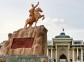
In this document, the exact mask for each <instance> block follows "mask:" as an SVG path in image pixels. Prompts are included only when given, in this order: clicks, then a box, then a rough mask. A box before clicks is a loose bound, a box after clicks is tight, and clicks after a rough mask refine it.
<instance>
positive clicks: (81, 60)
mask: <svg viewBox="0 0 84 62" xmlns="http://www.w3.org/2000/svg"><path fill="white" fill-rule="evenodd" d="M81 62H83V49H82V48H81Z"/></svg>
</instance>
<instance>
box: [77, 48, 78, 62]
mask: <svg viewBox="0 0 84 62" xmlns="http://www.w3.org/2000/svg"><path fill="white" fill-rule="evenodd" d="M77 62H78V48H77Z"/></svg>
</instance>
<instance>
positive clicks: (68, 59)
mask: <svg viewBox="0 0 84 62" xmlns="http://www.w3.org/2000/svg"><path fill="white" fill-rule="evenodd" d="M69 48H70V46H69V45H68V62H70V58H69Z"/></svg>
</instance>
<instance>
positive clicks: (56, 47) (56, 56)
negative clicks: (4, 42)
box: [55, 45, 57, 62]
mask: <svg viewBox="0 0 84 62" xmlns="http://www.w3.org/2000/svg"><path fill="white" fill-rule="evenodd" d="M55 57H56V62H57V45H56V56H55Z"/></svg>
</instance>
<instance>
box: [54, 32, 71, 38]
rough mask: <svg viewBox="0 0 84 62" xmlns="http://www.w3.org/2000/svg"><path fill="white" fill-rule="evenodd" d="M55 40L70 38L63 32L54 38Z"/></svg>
mask: <svg viewBox="0 0 84 62" xmlns="http://www.w3.org/2000/svg"><path fill="white" fill-rule="evenodd" d="M55 38H70V36H68V35H66V34H65V33H64V32H62V33H60V35H57V36H55Z"/></svg>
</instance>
